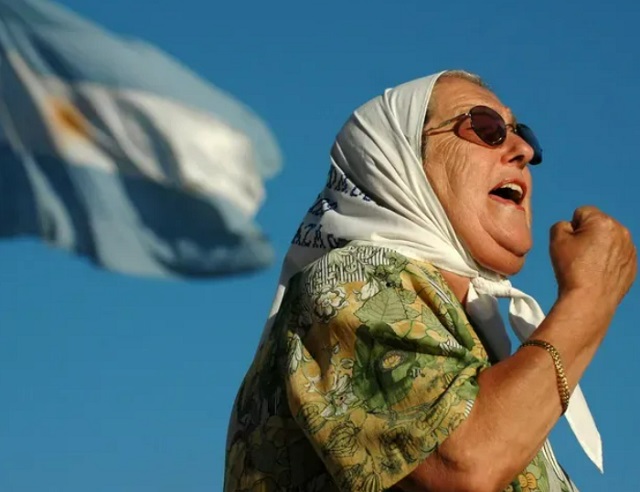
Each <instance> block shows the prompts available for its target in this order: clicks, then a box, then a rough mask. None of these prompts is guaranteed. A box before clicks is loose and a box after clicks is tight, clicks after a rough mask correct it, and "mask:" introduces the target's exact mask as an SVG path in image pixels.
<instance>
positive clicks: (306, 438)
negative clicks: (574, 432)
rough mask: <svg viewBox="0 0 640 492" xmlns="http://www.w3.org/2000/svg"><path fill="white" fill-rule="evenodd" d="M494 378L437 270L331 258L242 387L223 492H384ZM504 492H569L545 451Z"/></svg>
mask: <svg viewBox="0 0 640 492" xmlns="http://www.w3.org/2000/svg"><path fill="white" fill-rule="evenodd" d="M489 365H490V363H489V360H488V357H487V353H486V352H485V349H484V348H483V346H482V344H481V342H480V340H479V339H478V337H477V335H476V334H475V332H474V330H473V328H472V327H471V325H470V324H469V322H468V320H467V318H466V315H465V313H464V311H463V309H462V307H461V305H460V303H459V302H458V301H457V299H456V298H455V297H454V296H453V294H452V293H451V291H450V290H449V288H448V286H447V285H446V283H445V282H444V280H443V279H442V277H441V276H440V274H439V272H438V271H437V270H436V269H435V268H433V266H431V265H430V264H427V263H420V262H416V261H413V260H409V259H408V258H406V257H404V256H402V255H400V254H398V253H395V252H393V251H390V250H387V249H384V248H378V247H373V246H347V247H345V248H341V249H337V250H334V251H332V252H331V253H329V254H327V255H325V256H323V257H322V258H321V259H320V260H318V261H316V262H315V263H313V264H312V265H310V266H309V267H307V268H306V269H305V270H303V271H302V272H300V273H299V274H298V275H296V276H295V277H294V278H293V279H292V280H291V282H290V285H289V289H288V291H287V295H286V296H285V299H284V300H283V304H282V307H281V309H280V313H279V314H278V317H277V318H276V320H275V323H274V325H273V327H272V330H271V332H270V333H269V335H268V336H267V337H266V338H265V340H264V341H263V343H262V345H261V346H260V347H259V349H258V352H257V355H256V358H255V360H254V363H253V365H252V366H251V369H250V370H249V372H248V374H247V376H246V377H245V380H244V382H243V384H242V387H241V389H240V392H239V394H238V397H237V399H236V402H235V406H234V409H233V414H232V418H231V424H230V427H229V436H228V443H227V455H226V467H225V491H226V492H240V491H256V492H257V491H262V492H270V491H299V492H314V491H330V492H331V491H338V490H340V491H370V492H374V491H381V490H386V489H389V488H392V487H393V486H394V485H395V484H396V483H397V482H398V481H399V480H401V479H402V478H404V477H405V476H407V475H408V474H409V473H410V472H411V471H412V470H413V469H414V468H415V467H416V466H418V464H419V463H421V462H422V461H424V460H425V459H426V458H427V457H428V456H429V454H430V453H431V452H433V450H434V449H435V448H436V447H437V446H438V445H439V444H440V443H442V442H443V441H444V440H445V439H446V438H447V437H448V436H449V435H450V434H451V433H452V432H453V431H454V430H455V429H456V428H457V426H458V425H460V423H462V422H463V421H464V420H465V418H466V417H467V416H468V415H469V413H470V411H471V409H472V407H473V404H474V401H475V398H476V395H477V393H478V385H477V382H476V379H477V376H478V374H479V373H480V372H481V371H482V370H484V369H486V368H487V367H489ZM507 490H508V491H511V492H547V491H548V492H553V491H558V492H572V491H575V490H576V489H575V487H574V486H573V484H572V483H571V481H570V480H569V479H568V478H567V477H566V475H565V474H564V472H563V471H562V469H561V468H560V467H559V465H557V463H556V462H555V458H553V454H552V451H551V448H550V446H549V445H548V443H547V444H545V447H544V448H543V450H541V451H540V452H539V453H538V455H537V456H536V457H535V458H534V459H533V461H532V462H531V463H530V464H529V466H527V468H526V469H525V470H523V472H522V473H520V474H519V475H518V476H517V477H515V478H514V480H513V482H512V483H511V484H510V485H509V487H508V488H507Z"/></svg>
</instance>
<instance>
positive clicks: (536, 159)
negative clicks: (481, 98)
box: [425, 105, 542, 166]
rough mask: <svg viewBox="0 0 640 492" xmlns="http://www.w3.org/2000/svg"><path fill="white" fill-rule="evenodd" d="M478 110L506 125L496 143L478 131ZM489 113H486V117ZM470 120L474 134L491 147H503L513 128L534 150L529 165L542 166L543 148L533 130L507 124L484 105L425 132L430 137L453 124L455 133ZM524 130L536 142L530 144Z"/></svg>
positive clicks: (524, 126)
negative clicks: (474, 116)
mask: <svg viewBox="0 0 640 492" xmlns="http://www.w3.org/2000/svg"><path fill="white" fill-rule="evenodd" d="M478 109H481V110H485V111H486V110H488V111H489V115H491V114H494V115H495V116H496V117H497V119H498V120H499V121H502V123H503V125H504V134H503V135H501V136H499V137H498V139H497V140H495V141H488V140H485V139H484V138H483V137H482V135H481V134H480V133H479V132H478V130H477V129H476V127H475V125H474V121H473V112H474V111H477V110H478ZM486 114H487V113H485V115H486ZM467 118H469V119H470V120H471V129H472V130H473V132H474V133H475V134H476V136H477V137H478V138H479V139H480V140H482V141H483V142H484V143H485V144H487V145H489V146H490V147H498V146H499V145H501V144H502V143H504V141H505V140H506V139H507V131H508V130H509V128H511V131H513V133H515V134H516V135H518V136H519V137H520V138H522V139H523V140H524V141H525V142H526V143H527V145H529V146H530V147H531V148H532V149H533V157H532V158H531V161H529V164H531V165H534V166H535V165H537V164H540V163H541V162H542V147H540V144H539V143H538V139H537V138H536V137H535V135H534V133H533V130H531V128H529V127H528V126H527V125H525V124H523V123H516V124H513V123H507V122H506V121H504V118H503V117H502V116H501V115H500V113H498V112H497V111H496V110H495V109H492V108H490V107H489V106H484V105H477V106H474V107H472V108H471V109H470V110H469V111H467V112H466V113H461V114H459V115H457V116H454V117H453V118H449V119H448V120H446V121H443V122H442V123H440V124H439V125H438V126H435V127H433V128H427V130H426V131H425V133H426V134H427V135H429V133H430V132H433V131H435V130H439V129H440V128H443V127H445V126H447V125H449V124H451V123H455V122H457V124H456V127H455V128H454V131H456V130H457V129H458V127H459V125H460V124H461V123H462V121H464V120H465V119H467ZM522 130H528V131H529V132H530V133H531V137H532V138H533V140H535V141H534V142H530V141H529V139H527V138H525V137H524V136H523V135H522Z"/></svg>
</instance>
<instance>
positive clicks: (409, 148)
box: [263, 72, 602, 471]
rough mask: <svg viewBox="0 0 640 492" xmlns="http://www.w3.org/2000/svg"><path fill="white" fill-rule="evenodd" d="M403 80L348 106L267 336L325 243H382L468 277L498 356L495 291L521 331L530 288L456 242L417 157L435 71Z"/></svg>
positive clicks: (597, 454) (588, 427) (506, 348)
mask: <svg viewBox="0 0 640 492" xmlns="http://www.w3.org/2000/svg"><path fill="white" fill-rule="evenodd" d="M442 73H444V72H440V73H438V74H435V75H431V76H428V77H423V78H421V79H417V80H413V81H411V82H408V83H406V84H402V85H400V86H397V87H395V88H393V89H387V90H386V91H385V92H384V93H383V94H382V95H380V96H378V97H376V98H374V99H372V100H371V101H369V102H368V103H366V104H364V105H363V106H361V107H360V108H358V109H357V110H356V111H355V112H354V113H353V114H352V116H351V118H350V119H349V120H348V121H347V123H346V124H345V125H344V127H343V128H342V129H341V131H340V133H339V134H338V136H337V137H336V141H335V143H334V145H333V147H332V149H331V167H330V171H329V176H328V178H327V182H326V184H325V186H324V189H323V190H322V191H321V192H320V194H319V195H318V197H317V198H316V201H315V202H314V203H313V205H312V206H311V207H310V208H309V210H308V212H307V214H306V216H305V217H304V218H303V220H302V223H301V224H300V227H299V228H298V230H297V232H296V234H295V236H294V238H293V241H292V244H291V247H290V249H289V251H288V253H287V255H286V257H285V260H284V264H283V268H282V272H281V275H280V280H279V285H278V288H277V291H276V295H275V299H274V302H273V305H272V308H271V312H270V315H269V319H268V320H267V323H266V326H265V330H264V333H263V339H264V338H265V337H266V336H268V334H269V332H270V330H271V326H272V325H273V321H274V319H275V316H276V314H277V313H278V310H279V309H280V304H281V302H282V299H283V297H284V294H285V292H286V289H287V284H288V282H289V280H290V279H291V277H293V275H295V274H296V273H297V272H299V271H300V270H301V269H303V268H304V267H305V266H307V265H309V264H310V263H312V262H313V261H315V260H316V259H318V258H320V257H321V256H322V255H324V254H325V253H327V252H328V251H330V250H331V249H334V248H338V247H341V246H343V245H345V244H347V243H350V242H361V243H368V244H374V245H377V246H381V247H386V248H390V249H393V250H395V251H397V252H398V253H400V254H403V255H405V256H407V257H409V258H412V259H416V260H420V261H428V262H430V263H432V264H433V265H434V266H436V267H438V268H441V269H444V270H447V271H450V272H453V273H456V274H458V275H462V276H465V277H468V278H470V279H471V285H470V288H469V293H468V296H467V299H468V300H467V306H466V310H467V314H468V315H469V317H470V318H471V319H472V321H474V324H475V325H476V326H477V328H478V331H480V332H481V333H482V334H483V335H484V337H485V340H487V344H488V345H489V346H490V347H491V349H492V351H493V352H494V353H495V354H496V355H498V357H499V358H500V359H504V358H506V357H508V356H509V355H510V354H511V344H510V342H509V336H508V334H507V332H506V329H505V327H504V323H503V321H502V318H501V316H500V312H499V309H498V302H497V298H501V297H504V298H509V299H510V300H511V301H510V306H509V319H510V323H511V326H512V328H513V330H514V332H515V333H516V334H517V336H518V338H519V339H520V340H521V341H523V340H526V339H527V338H528V337H529V336H530V335H531V333H532V332H533V331H534V330H535V329H536V328H537V327H538V325H539V324H540V323H541V322H542V321H543V320H544V317H545V316H544V313H543V311H542V309H541V308H540V306H539V305H538V303H537V302H536V301H535V299H533V298H532V297H531V296H529V295H527V294H525V293H524V292H522V291H520V290H518V289H516V288H514V287H512V285H511V283H510V282H509V281H508V280H506V279H504V278H503V277H501V276H500V275H498V274H496V273H495V272H491V271H488V270H486V269H484V268H483V267H481V266H480V265H479V264H477V263H476V262H475V261H474V259H473V258H472V257H471V255H470V254H469V252H468V251H467V250H466V249H465V247H464V246H463V245H462V243H461V241H460V239H459V238H458V236H457V235H456V233H455V231H454V230H453V227H452V225H451V223H450V222H449V220H448V218H447V216H446V214H445V212H444V209H443V208H442V205H441V204H440V202H439V201H438V199H437V197H436V194H435V192H434V191H433V189H432V187H431V185H430V184H429V182H428V180H427V178H426V175H425V173H424V170H423V167H422V157H421V145H422V127H423V123H424V119H425V114H426V110H427V106H428V102H429V98H430V97H431V93H432V90H433V86H434V84H435V82H436V81H437V79H438V77H439V76H440V75H442ZM565 416H566V418H567V420H568V422H569V424H570V426H571V429H572V430H573V432H574V434H575V435H576V437H577V439H578V441H579V443H580V445H581V446H582V448H583V450H584V451H585V453H586V454H587V456H588V457H589V458H590V459H591V460H592V461H593V462H594V463H595V465H596V466H597V467H598V468H599V469H600V470H601V471H602V444H601V440H600V434H599V433H598V430H597V428H596V425H595V423H594V420H593V417H592V416H591V413H590V411H589V407H588V406H587V403H586V401H585V399H584V396H583V395H582V391H581V390H580V388H579V387H576V389H575V390H574V393H573V395H572V397H571V400H570V404H569V408H568V410H567V412H566V414H565Z"/></svg>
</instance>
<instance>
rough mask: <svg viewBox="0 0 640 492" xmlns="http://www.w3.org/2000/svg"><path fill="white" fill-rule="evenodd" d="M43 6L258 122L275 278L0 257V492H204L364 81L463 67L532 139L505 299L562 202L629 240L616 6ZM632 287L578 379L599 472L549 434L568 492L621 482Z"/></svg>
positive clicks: (29, 244)
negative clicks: (572, 487)
mask: <svg viewBox="0 0 640 492" xmlns="http://www.w3.org/2000/svg"><path fill="white" fill-rule="evenodd" d="M61 3H62V4H63V5H66V6H68V7H71V8H73V9H74V10H75V11H77V12H78V13H80V14H82V15H84V16H87V17H89V18H91V19H93V20H94V21H96V22H98V23H100V24H102V25H103V26H105V27H107V28H109V29H111V30H114V31H116V32H120V33H125V34H135V35H136V36H139V37H142V38H144V39H146V40H148V41H150V42H152V43H154V44H156V45H158V46H159V47H161V48H162V49H164V50H166V51H168V52H169V53H171V54H173V55H175V56H176V57H178V58H179V59H181V60H182V61H183V62H184V63H185V64H187V65H188V66H190V67H191V68H192V69H194V70H195V71H197V72H198V73H199V74H201V75H202V76H204V77H205V78H207V79H208V80H210V81H212V82H213V83H214V84H216V85H217V86H219V87H221V88H223V89H226V90H228V91H229V92H231V93H233V94H234V95H235V96H237V97H238V98H239V99H241V100H242V101H244V102H246V103H247V104H248V105H249V106H251V107H252V108H254V110H256V111H257V112H258V114H260V115H261V116H262V117H263V118H264V119H265V120H266V121H267V122H269V124H270V126H271V128H272V129H273V131H274V133H275V134H276V136H277V137H278V139H279V141H280V143H281V146H282V150H283V153H284V157H285V167H284V170H283V172H282V173H281V174H280V175H279V176H278V177H277V178H276V179H275V180H273V181H271V182H269V184H268V198H267V201H266V203H265V206H264V207H263V209H262V211H261V213H260V215H259V221H260V223H261V224H262V225H263V227H264V229H265V230H266V231H267V233H268V234H269V236H270V237H271V239H272V242H273V244H274V246H275V248H276V251H277V255H278V263H277V264H275V265H274V266H273V267H272V268H270V269H268V270H265V271H263V272H260V273H258V274H253V275H245V276H240V277H234V278H226V279H218V280H212V281H198V282H193V283H188V282H180V281H157V280H149V279H140V278H131V277H125V276H120V275H117V274H113V273H109V272H105V271H100V270H97V269H96V268H94V267H93V266H91V265H90V264H89V263H88V262H86V261H84V260H81V259H78V258H75V257H72V256H70V255H68V254H67V253H64V252H61V251H57V250H53V249H51V248H49V247H47V246H44V245H42V244H40V243H38V242H37V241H35V240H22V239H21V240H10V241H3V242H0V491H2V492H44V491H46V492H86V491H91V492H107V491H108V492H174V491H180V492H204V491H218V490H221V489H222V475H223V464H224V443H225V436H226V427H227V421H228V417H229V413H230V410H231V406H232V404H233V399H234V396H235V393H236V390H237V388H238V386H239V384H240V381H241V379H242V377H243V375H244V373H245V371H246V369H247V368H248V366H249V364H250V361H251V359H252V357H253V353H254V350H255V347H256V345H257V342H258V339H259V337H260V333H261V330H262V325H263V323H264V320H265V317H266V314H267V311H268V309H269V306H270V304H271V300H272V295H273V292H274V288H275V284H276V282H277V278H278V273H279V269H280V265H279V262H280V261H281V260H282V258H283V256H284V253H285V251H286V249H287V245H288V243H289V241H290V239H291V237H292V236H293V234H294V232H295V230H296V227H297V225H298V221H299V220H300V219H301V218H302V216H303V214H304V212H305V210H306V209H307V208H308V206H309V205H310V204H311V202H312V200H313V198H314V197H315V196H316V194H317V192H318V191H319V190H320V187H321V186H322V184H323V182H324V179H325V175H326V172H327V169H328V153H329V148H330V146H331V144H332V141H333V138H334V136H335V134H336V133H337V131H338V130H339V128H340V127H341V125H342V123H343V122H344V121H345V120H346V118H347V117H348V115H349V114H350V112H351V111H352V110H353V109H355V108H356V107H357V106H359V105H360V104H361V103H363V102H365V101H366V100H368V99H370V98H371V97H373V96H375V95H377V94H379V93H380V92H381V91H382V90H383V89H384V88H386V87H389V86H393V85H396V84H398V83H401V82H405V81H407V80H410V79H413V78H416V77H419V76H423V75H427V74H430V73H433V72H436V71H439V70H442V69H446V68H464V69H467V70H471V71H474V72H477V73H479V74H480V75H481V76H483V77H484V78H485V79H486V80H487V81H488V82H489V84H490V85H491V86H492V87H493V89H494V90H495V91H496V92H497V94H498V95H499V96H500V97H501V98H502V100H503V102H505V103H506V104H507V105H509V106H510V107H511V108H512V109H513V110H514V112H515V114H516V115H517V116H518V118H519V119H520V120H521V121H524V122H526V123H527V124H528V125H529V126H531V127H532V128H534V129H535V131H536V132H537V134H538V136H539V138H540V141H541V142H542V145H543V147H544V149H545V162H544V163H543V164H542V165H541V166H539V167H537V168H535V169H533V176H534V199H533V201H534V239H535V246H534V250H533V251H532V252H531V254H530V256H529V259H528V262H527V265H526V267H525V269H524V270H523V271H522V273H521V274H520V275H518V276H517V277H516V278H515V279H514V283H515V284H516V285H517V286H519V287H520V288H522V289H524V290H526V291H528V292H529V293H531V294H533V295H535V296H536V297H537V298H538V300H539V301H540V302H541V304H542V305H543V307H545V308H547V309H548V308H549V307H550V306H551V305H552V303H553V301H554V299H555V294H556V287H555V283H554V277H553V272H552V269H551V265H550V262H549V259H548V253H547V248H548V229H549V227H550V226H551V225H552V224H553V223H554V222H556V221H558V220H566V219H570V217H571V214H572V212H573V210H574V208H575V207H577V206H580V205H583V204H593V205H596V206H599V207H601V208H602V209H603V210H604V211H606V212H608V213H610V214H611V215H613V216H614V217H615V218H617V219H618V220H620V221H621V222H622V223H624V224H625V225H627V226H628V227H629V228H630V229H631V232H632V233H633V234H634V236H635V237H636V238H640V213H639V209H640V198H639V197H638V193H639V191H640V187H639V186H638V180H640V171H639V166H640V159H639V157H638V149H639V148H640V147H639V142H640V119H639V117H638V115H639V114H640V89H639V84H640V82H639V80H640V41H639V39H638V25H639V24H640V4H638V2H636V1H634V0H612V1H609V2H606V3H605V2H596V1H593V0H583V1H581V2H577V1H575V2H570V1H557V0H556V1H551V0H542V1H535V2H506V1H496V0H488V1H484V2H477V1H467V0H458V1H450V2H442V1H441V2H436V1H427V0H422V1H415V0H406V1H404V0H403V1H401V0H396V1H395V2H392V1H391V0H386V1H383V0H369V1H366V2H365V1H361V0H351V1H349V0H341V1H338V0H325V1H324V2H300V1H293V0H280V1H271V2H269V1H257V0H238V1H236V2H212V1H210V0H208V1H205V0H108V1H105V0H62V2H61ZM0 164H1V163H0ZM1 203H2V202H1V197H0V206H2V204H1ZM639 293H640V289H639V287H638V286H635V287H634V288H632V290H631V292H630V293H629V295H628V296H627V298H626V300H625V301H624V303H623V304H622V306H621V308H620V309H619V311H618V314H617V315H616V317H615V320H614V322H613V324H612V326H611V329H610V331H609V335H608V337H607V338H606V340H605V342H604V344H603V346H602V348H601V349H600V351H599V352H598V354H597V356H596V358H595V359H594V361H593V363H592V364H591V366H590V368H589V369H588V371H587V373H586V375H585V376H584V378H583V381H582V383H583V389H584V391H585V393H586V395H587V398H588V400H589V402H590V405H591V409H592V411H593V414H594V415H595V417H596V420H597V422H598V424H599V428H600V431H601V434H602V437H603V440H604V453H605V474H604V475H600V474H599V473H598V472H597V471H596V469H595V467H594V466H592V465H591V464H590V462H589V461H588V460H587V458H586V457H585V456H584V455H583V454H581V452H580V449H579V447H578V445H577V444H576V442H575V440H574V439H573V437H572V435H571V434H570V433H569V431H568V426H567V425H566V423H565V422H564V421H562V422H560V423H559V425H558V426H557V428H556V429H555V430H554V432H553V434H552V442H553V443H554V446H555V448H556V452H557V455H558V457H559V459H560V461H561V462H562V463H563V465H564V467H565V468H566V469H567V470H568V472H569V473H570V474H571V476H572V477H573V478H574V480H575V481H576V483H577V485H578V486H579V488H580V489H581V490H582V491H583V492H589V491H598V492H600V491H609V490H635V489H636V488H637V480H638V479H637V476H636V473H637V468H638V461H639V460H640V419H639V418H638V409H637V407H638V404H639V403H640V396H639V392H638V373H639V371H640V362H639V360H640V357H639V355H638V348H639V347H638V346H639V342H640V335H639V326H638V318H639V317H640V303H639V302H638V301H639V296H638V294H639ZM536 404H537V403H536V402H535V401H523V402H522V405H523V406H525V405H536Z"/></svg>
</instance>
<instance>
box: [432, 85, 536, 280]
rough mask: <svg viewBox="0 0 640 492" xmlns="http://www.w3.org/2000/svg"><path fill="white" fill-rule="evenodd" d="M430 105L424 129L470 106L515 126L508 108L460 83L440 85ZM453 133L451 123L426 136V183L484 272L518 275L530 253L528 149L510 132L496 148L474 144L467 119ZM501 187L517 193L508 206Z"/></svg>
mask: <svg viewBox="0 0 640 492" xmlns="http://www.w3.org/2000/svg"><path fill="white" fill-rule="evenodd" d="M432 98H433V99H432V101H433V103H432V105H431V107H430V114H429V122H428V124H427V128H431V127H435V126H438V125H439V124H440V123H442V122H444V121H446V120H448V119H450V118H453V117H454V116H457V115H459V114H462V113H466V112H467V111H469V109H471V108H472V107H473V106H477V105H483V106H488V107H490V108H492V109H494V110H495V111H497V112H498V113H499V114H500V115H502V117H503V118H504V120H505V121H506V122H507V123H514V118H513V116H512V114H511V112H510V110H509V108H507V107H506V106H504V105H502V103H500V101H499V100H498V98H497V97H496V96H495V95H494V94H493V93H492V92H490V91H489V90H488V89H485V88H483V87H480V86H478V85H476V84H474V83H472V82H469V81H467V80H464V79H460V78H453V77H450V78H443V79H440V81H439V82H438V84H437V85H436V87H435V88H434V91H433V95H432ZM455 126H456V124H455V123H451V125H450V126H446V127H444V128H442V129H441V130H440V129H439V130H437V131H435V132H433V134H431V135H430V136H429V137H428V140H427V147H426V159H425V172H426V174H427V178H428V180H429V182H430V183H431V186H432V187H433V189H434V191H435V193H436V195H437V196H438V199H439V200H440V203H442V206H443V207H444V210H445V212H446V213H447V216H448V217H449V220H450V221H451V224H452V226H453V228H454V230H455V231H456V233H457V234H458V237H459V238H460V240H461V241H462V243H463V244H464V245H465V246H466V247H467V249H468V251H469V252H470V254H471V256H472V257H473V258H474V259H475V260H476V261H477V262H478V263H480V264H481V265H483V266H484V267H486V268H488V269H490V270H493V271H496V272H499V273H502V274H505V275H512V274H514V273H517V272H518V271H519V270H520V269H521V268H522V266H523V264H524V260H525V255H526V254H527V252H528V251H529V250H530V249H531V246H532V238H531V184H532V183H531V174H530V172H529V167H528V166H527V163H528V162H529V161H530V160H531V157H532V156H533V149H532V148H531V147H530V146H529V145H528V144H527V143H526V142H525V141H524V140H522V139H521V138H520V137H519V136H517V135H516V134H514V133H513V132H512V131H508V134H507V138H506V140H505V141H504V142H503V143H502V144H501V145H499V146H497V147H490V146H488V145H486V144H484V143H483V142H482V141H481V140H480V139H479V138H478V137H477V135H476V134H475V133H474V131H473V130H472V129H471V122H470V120H469V119H468V118H466V119H464V120H463V121H462V123H461V124H460V125H459V127H458V132H457V133H456V132H454V131H453V129H454V127H455ZM447 130H451V131H447ZM505 187H507V188H510V189H512V190H513V189H516V190H517V189H518V188H520V189H521V190H522V193H523V195H522V197H521V198H519V199H515V200H514V199H513V192H508V193H512V195H509V194H508V193H504V191H506V190H504V188H505ZM500 188H503V189H502V190H500ZM501 195H502V196H501ZM505 197H507V198H505Z"/></svg>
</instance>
